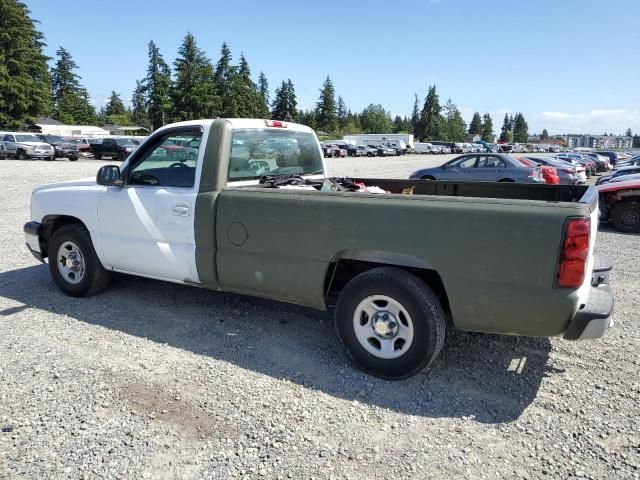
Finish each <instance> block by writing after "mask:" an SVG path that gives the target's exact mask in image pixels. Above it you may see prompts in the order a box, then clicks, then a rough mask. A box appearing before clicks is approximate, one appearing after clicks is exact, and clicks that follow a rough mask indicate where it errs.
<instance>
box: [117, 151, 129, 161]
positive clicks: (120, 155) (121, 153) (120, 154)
mask: <svg viewBox="0 0 640 480" xmlns="http://www.w3.org/2000/svg"><path fill="white" fill-rule="evenodd" d="M116 158H117V159H118V161H119V162H124V160H125V158H127V157H126V156H125V154H124V152H118V155H117V157H116Z"/></svg>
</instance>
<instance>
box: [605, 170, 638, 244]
mask: <svg viewBox="0 0 640 480" xmlns="http://www.w3.org/2000/svg"><path fill="white" fill-rule="evenodd" d="M618 179H624V180H625V181H621V182H618V181H613V182H608V183H605V184H603V185H598V187H597V188H598V194H599V195H600V201H599V205H600V218H601V219H602V220H606V221H608V222H609V223H610V224H611V225H613V227H614V228H616V229H617V230H620V231H621V232H627V233H640V176H637V175H630V176H627V177H618ZM618 179H616V180H618Z"/></svg>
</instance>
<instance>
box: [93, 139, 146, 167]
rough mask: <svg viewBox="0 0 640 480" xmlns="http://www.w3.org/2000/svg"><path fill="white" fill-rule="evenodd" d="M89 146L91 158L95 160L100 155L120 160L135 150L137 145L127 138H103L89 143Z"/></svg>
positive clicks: (100, 156)
mask: <svg viewBox="0 0 640 480" xmlns="http://www.w3.org/2000/svg"><path fill="white" fill-rule="evenodd" d="M90 148H91V153H93V158H95V159H97V160H100V159H102V157H111V158H117V159H118V160H119V161H121V162H122V161H124V159H125V158H127V157H128V156H129V155H131V153H132V152H135V151H136V149H137V148H138V145H136V144H135V143H133V142H132V141H131V140H129V139H128V138H104V139H102V141H101V142H100V143H97V142H96V143H90Z"/></svg>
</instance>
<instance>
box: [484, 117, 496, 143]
mask: <svg viewBox="0 0 640 480" xmlns="http://www.w3.org/2000/svg"><path fill="white" fill-rule="evenodd" d="M482 140H483V141H485V142H489V143H492V142H493V141H494V136H493V120H491V115H489V114H488V113H485V114H484V115H483V116H482Z"/></svg>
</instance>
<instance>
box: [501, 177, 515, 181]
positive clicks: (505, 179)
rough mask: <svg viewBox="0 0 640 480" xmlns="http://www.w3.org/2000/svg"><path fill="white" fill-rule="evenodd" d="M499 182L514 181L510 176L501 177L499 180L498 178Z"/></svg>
mask: <svg viewBox="0 0 640 480" xmlns="http://www.w3.org/2000/svg"><path fill="white" fill-rule="evenodd" d="M498 181H499V182H515V180H513V179H511V178H503V179H501V180H498Z"/></svg>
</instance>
